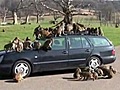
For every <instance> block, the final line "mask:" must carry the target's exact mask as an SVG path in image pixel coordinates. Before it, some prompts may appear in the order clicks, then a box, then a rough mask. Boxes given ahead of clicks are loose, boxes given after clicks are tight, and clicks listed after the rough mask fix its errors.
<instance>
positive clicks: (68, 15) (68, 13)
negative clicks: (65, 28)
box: [41, 0, 75, 25]
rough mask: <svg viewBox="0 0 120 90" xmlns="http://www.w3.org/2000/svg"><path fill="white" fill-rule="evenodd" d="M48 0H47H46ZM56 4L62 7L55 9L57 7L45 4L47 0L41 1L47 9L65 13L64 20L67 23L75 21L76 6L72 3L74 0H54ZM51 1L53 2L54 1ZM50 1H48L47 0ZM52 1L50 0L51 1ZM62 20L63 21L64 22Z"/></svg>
mask: <svg viewBox="0 0 120 90" xmlns="http://www.w3.org/2000/svg"><path fill="white" fill-rule="evenodd" d="M46 1H47V0H46ZM52 1H53V2H54V3H55V4H57V5H59V7H60V8H61V9H55V8H51V7H49V6H48V5H46V4H45V1H41V4H42V5H43V6H44V7H46V8H47V9H49V10H51V11H54V12H59V13H60V14H62V15H63V17H64V18H63V20H62V21H63V22H64V23H65V24H66V25H67V24H72V21H73V16H74V13H73V12H74V11H75V8H74V6H73V5H72V1H73V0H52ZM52 1H51V2H52ZM47 2H48V1H47ZM49 2H50V1H49ZM62 21H61V22H62Z"/></svg>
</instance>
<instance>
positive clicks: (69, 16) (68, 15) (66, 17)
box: [64, 14, 73, 24]
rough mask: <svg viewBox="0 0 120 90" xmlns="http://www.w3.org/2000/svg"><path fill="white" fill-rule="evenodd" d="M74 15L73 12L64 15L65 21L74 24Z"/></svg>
mask: <svg viewBox="0 0 120 90" xmlns="http://www.w3.org/2000/svg"><path fill="white" fill-rule="evenodd" d="M72 20H73V17H72V15H71V14H66V15H65V16H64V23H66V24H72Z"/></svg>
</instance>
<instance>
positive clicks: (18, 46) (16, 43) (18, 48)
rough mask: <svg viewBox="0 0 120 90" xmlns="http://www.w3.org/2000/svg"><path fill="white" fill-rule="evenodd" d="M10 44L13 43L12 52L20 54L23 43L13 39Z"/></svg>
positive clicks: (16, 38)
mask: <svg viewBox="0 0 120 90" xmlns="http://www.w3.org/2000/svg"><path fill="white" fill-rule="evenodd" d="M12 43H13V50H15V51H17V52H21V51H22V50H23V42H22V41H21V40H20V39H19V38H18V37H15V39H14V40H13V41H12Z"/></svg>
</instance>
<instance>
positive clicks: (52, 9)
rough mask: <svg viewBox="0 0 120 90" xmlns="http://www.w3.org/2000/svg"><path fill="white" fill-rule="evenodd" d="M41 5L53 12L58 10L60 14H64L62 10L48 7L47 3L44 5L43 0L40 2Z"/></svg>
mask: <svg viewBox="0 0 120 90" xmlns="http://www.w3.org/2000/svg"><path fill="white" fill-rule="evenodd" d="M41 4H42V6H44V7H46V8H47V9H49V10H51V11H54V12H59V13H61V14H62V15H65V13H64V12H62V11H60V10H57V9H54V8H50V7H48V6H47V5H45V4H44V3H43V2H41Z"/></svg>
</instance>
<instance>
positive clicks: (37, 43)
mask: <svg viewBox="0 0 120 90" xmlns="http://www.w3.org/2000/svg"><path fill="white" fill-rule="evenodd" d="M40 47H41V43H40V42H39V41H37V40H35V41H34V42H33V49H34V50H39V49H40Z"/></svg>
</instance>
